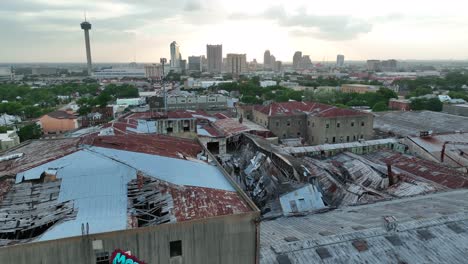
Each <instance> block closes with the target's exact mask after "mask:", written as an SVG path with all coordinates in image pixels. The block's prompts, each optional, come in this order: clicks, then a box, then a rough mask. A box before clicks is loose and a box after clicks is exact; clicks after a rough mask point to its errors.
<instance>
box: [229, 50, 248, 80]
mask: <svg viewBox="0 0 468 264" xmlns="http://www.w3.org/2000/svg"><path fill="white" fill-rule="evenodd" d="M226 71H227V72H228V73H232V74H233V75H239V74H242V73H246V72H247V55H245V54H232V53H230V54H228V55H227V57H226Z"/></svg>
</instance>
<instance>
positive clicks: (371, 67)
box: [367, 60, 380, 71]
mask: <svg viewBox="0 0 468 264" xmlns="http://www.w3.org/2000/svg"><path fill="white" fill-rule="evenodd" d="M367 70H368V71H378V70H380V60H368V61H367Z"/></svg>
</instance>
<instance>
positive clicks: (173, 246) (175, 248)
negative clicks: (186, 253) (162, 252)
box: [169, 240, 182, 258]
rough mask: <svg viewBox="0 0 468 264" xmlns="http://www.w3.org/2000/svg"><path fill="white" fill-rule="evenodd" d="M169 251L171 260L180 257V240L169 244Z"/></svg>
mask: <svg viewBox="0 0 468 264" xmlns="http://www.w3.org/2000/svg"><path fill="white" fill-rule="evenodd" d="M169 251H170V256H171V258H172V257H178V256H182V241H181V240H177V241H171V242H170V243H169Z"/></svg>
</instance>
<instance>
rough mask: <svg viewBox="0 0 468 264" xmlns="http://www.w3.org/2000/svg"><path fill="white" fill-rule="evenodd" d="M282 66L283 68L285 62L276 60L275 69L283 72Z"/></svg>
mask: <svg viewBox="0 0 468 264" xmlns="http://www.w3.org/2000/svg"><path fill="white" fill-rule="evenodd" d="M282 68H283V63H282V62H281V61H276V63H275V68H274V71H275V72H281V70H282Z"/></svg>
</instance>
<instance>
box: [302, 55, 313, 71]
mask: <svg viewBox="0 0 468 264" xmlns="http://www.w3.org/2000/svg"><path fill="white" fill-rule="evenodd" d="M313 67H314V64H312V60H311V59H310V57H309V55H304V56H302V58H301V61H300V62H299V69H304V70H308V69H312V68H313Z"/></svg>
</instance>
